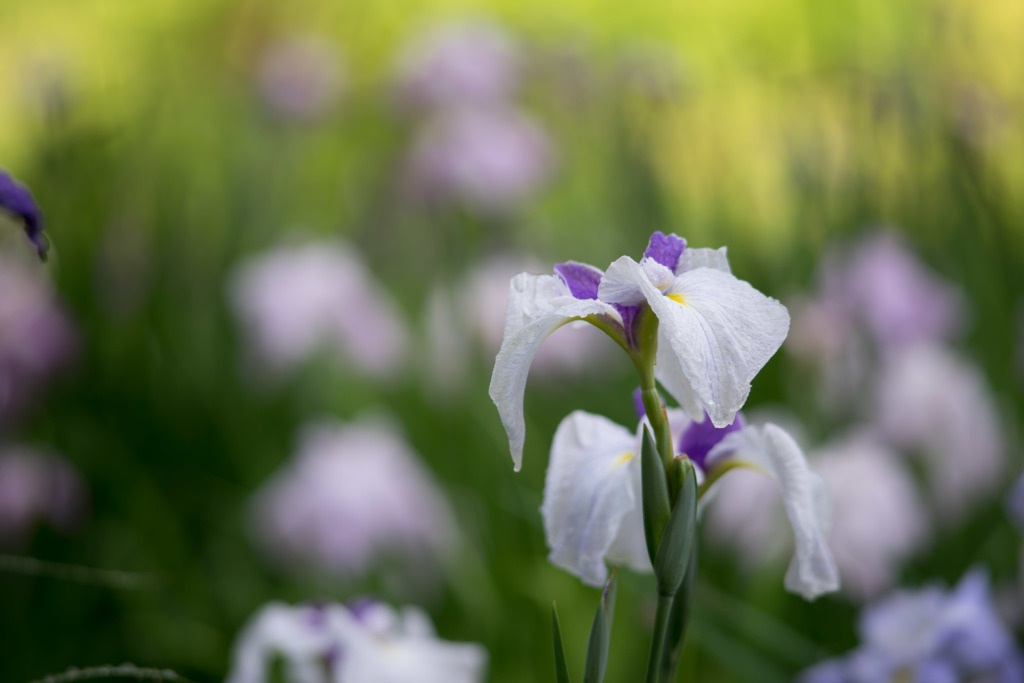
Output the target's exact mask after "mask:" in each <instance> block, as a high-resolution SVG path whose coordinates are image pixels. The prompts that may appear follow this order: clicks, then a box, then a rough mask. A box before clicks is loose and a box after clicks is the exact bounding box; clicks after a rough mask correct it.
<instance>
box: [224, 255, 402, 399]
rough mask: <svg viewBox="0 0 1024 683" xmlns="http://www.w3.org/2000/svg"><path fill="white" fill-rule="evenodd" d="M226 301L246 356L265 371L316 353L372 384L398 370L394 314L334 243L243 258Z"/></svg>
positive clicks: (354, 258) (398, 330)
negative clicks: (246, 346)
mask: <svg viewBox="0 0 1024 683" xmlns="http://www.w3.org/2000/svg"><path fill="white" fill-rule="evenodd" d="M228 295H229V301H230V303H231V306H232V308H233V309H234V311H235V314H236V315H237V316H238V318H239V319H240V321H241V323H242V325H243V328H244V330H245V332H246V335H245V339H246V342H247V343H248V344H249V345H250V347H251V352H252V354H253V355H254V356H255V358H256V359H257V360H258V361H260V362H261V363H262V364H265V365H266V366H269V367H268V369H269V370H271V371H276V372H281V371H286V370H290V369H292V368H294V367H295V366H296V365H298V364H300V363H301V362H302V361H304V360H306V359H307V358H308V357H309V356H311V355H313V354H314V353H317V352H321V351H326V352H329V353H331V354H333V355H334V356H336V357H339V358H341V359H342V360H343V361H345V362H347V363H349V364H351V365H353V366H354V367H355V368H356V369H357V370H358V371H360V372H363V373H365V374H367V375H369V376H371V377H373V378H376V379H390V378H394V377H396V376H397V375H398V374H399V373H400V372H401V370H402V368H403V365H404V363H405V355H406V347H407V337H408V335H407V332H406V328H405V324H404V322H403V320H402V317H401V315H400V313H399V311H398V308H397V307H396V306H395V304H394V302H393V301H392V300H391V298H390V296H388V294H387V292H386V291H385V290H384V289H383V288H382V287H381V286H380V285H379V284H378V283H377V282H375V281H374V280H373V278H372V276H371V274H370V272H369V271H368V270H367V269H366V267H365V266H364V265H363V263H362V261H361V259H360V258H359V256H358V255H357V254H356V253H355V252H353V251H352V250H351V249H350V248H349V247H347V246H345V245H344V244H342V243H340V242H331V241H326V242H311V243H308V244H305V245H300V246H295V247H277V248H275V249H272V250H270V251H268V252H265V253H262V254H258V255H256V256H253V257H250V258H249V259H248V260H246V261H245V262H244V263H242V264H241V265H240V266H239V267H238V268H237V269H236V270H235V272H234V273H233V274H232V276H231V279H230V281H229V285H228Z"/></svg>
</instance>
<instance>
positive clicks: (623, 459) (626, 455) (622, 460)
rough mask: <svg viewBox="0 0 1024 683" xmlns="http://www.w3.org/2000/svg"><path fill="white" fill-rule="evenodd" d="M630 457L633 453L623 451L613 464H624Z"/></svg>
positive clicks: (631, 457)
mask: <svg viewBox="0 0 1024 683" xmlns="http://www.w3.org/2000/svg"><path fill="white" fill-rule="evenodd" d="M632 459H633V453H623V454H622V455H620V456H619V459H618V460H616V461H615V462H614V463H613V464H614V465H625V464H626V463H627V462H629V461H630V460H632Z"/></svg>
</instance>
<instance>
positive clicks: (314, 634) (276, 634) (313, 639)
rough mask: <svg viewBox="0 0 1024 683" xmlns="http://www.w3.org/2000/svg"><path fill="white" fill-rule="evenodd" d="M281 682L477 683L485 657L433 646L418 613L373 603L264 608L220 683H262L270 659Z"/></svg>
mask: <svg viewBox="0 0 1024 683" xmlns="http://www.w3.org/2000/svg"><path fill="white" fill-rule="evenodd" d="M275 656H280V657H282V658H283V659H284V662H285V673H286V676H287V680H288V681H289V683H329V682H330V683H410V682H411V681H416V682H417V683H478V682H479V681H482V680H483V678H484V673H485V670H486V666H487V653H486V651H485V650H484V649H483V648H482V647H481V646H480V645H477V644H475V643H452V642H449V641H445V640H441V639H439V638H438V637H437V635H436V634H435V632H434V627H433V624H432V623H431V622H430V617H428V616H427V615H426V614H425V613H424V612H423V611H422V610H420V609H418V608H416V607H405V608H403V609H402V610H401V611H397V610H395V609H392V608H391V607H389V606H387V605H384V604H382V603H378V602H372V601H364V602H362V603H360V604H356V605H353V606H352V607H346V606H343V605H338V604H333V603H327V604H307V605H297V606H294V607H292V606H289V605H285V604H283V603H279V602H274V603H270V604H268V605H266V606H264V607H263V608H262V609H261V610H260V611H259V612H257V613H256V615H255V616H254V617H253V618H252V619H251V620H250V621H249V623H248V624H247V625H246V626H245V628H244V629H243V631H242V632H241V634H239V636H238V640H237V641H236V642H235V647H234V654H233V657H232V665H231V671H230V673H229V674H228V678H227V681H228V683H264V682H265V681H267V679H268V673H269V668H270V664H271V661H272V659H273V658H274V657H275Z"/></svg>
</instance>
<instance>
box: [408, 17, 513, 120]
mask: <svg viewBox="0 0 1024 683" xmlns="http://www.w3.org/2000/svg"><path fill="white" fill-rule="evenodd" d="M519 68H520V56H519V50H518V48H517V46H516V44H515V42H514V41H513V40H512V38H511V37H510V36H509V35H508V34H507V33H506V32H505V31H504V30H503V29H502V28H501V27H500V26H498V25H496V24H492V23H489V22H486V21H481V20H463V21H459V22H450V23H445V24H438V25H436V26H434V27H433V28H431V29H430V30H428V31H427V32H425V33H423V34H422V35H421V36H419V37H418V39H417V40H416V41H414V42H413V43H411V44H410V45H409V46H408V47H407V48H406V49H405V50H404V51H403V52H402V54H401V55H400V57H399V60H398V65H397V68H396V77H395V81H396V89H397V91H398V98H399V100H400V102H401V103H402V104H403V105H405V106H408V107H412V108H415V109H428V110H429V109H438V108H450V107H462V106H465V105H481V104H484V105H490V104H500V103H503V102H505V101H506V100H507V99H508V98H509V97H511V96H512V95H513V94H514V92H515V90H516V87H517V86H518V83H519Z"/></svg>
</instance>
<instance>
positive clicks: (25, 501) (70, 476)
mask: <svg viewBox="0 0 1024 683" xmlns="http://www.w3.org/2000/svg"><path fill="white" fill-rule="evenodd" d="M87 510H88V494H87V490H86V487H85V483H84V482H83V481H82V479H81V477H80V476H79V474H78V472H77V471H76V470H75V468H74V467H73V466H72V465H71V464H70V463H68V462H67V461H66V460H64V459H63V458H61V457H59V456H57V455H53V454H50V453H46V452H44V451H39V450H36V449H32V448H28V447H25V446H7V447H5V448H3V449H0V547H4V548H14V549H18V548H23V547H24V546H25V545H26V544H27V542H28V540H29V538H30V537H31V536H32V532H33V531H34V530H35V528H36V526H37V525H38V524H39V523H42V522H45V523H47V524H48V525H49V526H51V527H52V528H54V529H56V530H57V531H60V532H62V533H70V532H73V531H75V530H76V529H77V528H78V527H79V526H80V525H81V523H82V522H83V520H84V517H85V516H86V514H87Z"/></svg>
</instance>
